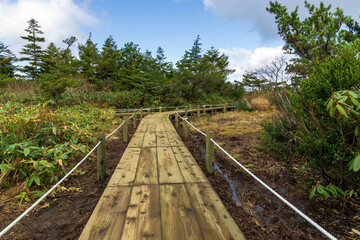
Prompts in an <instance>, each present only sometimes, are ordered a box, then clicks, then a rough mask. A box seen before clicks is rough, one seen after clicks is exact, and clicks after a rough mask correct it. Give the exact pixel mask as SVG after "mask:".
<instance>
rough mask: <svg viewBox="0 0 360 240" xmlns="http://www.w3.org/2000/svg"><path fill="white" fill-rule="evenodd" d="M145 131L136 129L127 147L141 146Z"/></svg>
mask: <svg viewBox="0 0 360 240" xmlns="http://www.w3.org/2000/svg"><path fill="white" fill-rule="evenodd" d="M144 136H145V131H144V132H141V131H136V132H135V134H134V135H133V136H132V138H131V140H130V142H129V144H128V146H127V147H137V148H141V147H142V144H143V141H144Z"/></svg>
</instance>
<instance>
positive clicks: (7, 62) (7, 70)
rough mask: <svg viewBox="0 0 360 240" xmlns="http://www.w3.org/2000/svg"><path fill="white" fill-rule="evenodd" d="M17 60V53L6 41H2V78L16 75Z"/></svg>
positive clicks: (0, 69)
mask: <svg viewBox="0 0 360 240" xmlns="http://www.w3.org/2000/svg"><path fill="white" fill-rule="evenodd" d="M15 61H16V57H15V55H14V54H13V53H12V52H11V51H10V50H9V49H8V47H7V46H5V45H4V43H2V42H0V80H1V79H6V78H12V77H14V74H15V68H16V67H15V66H14V62H15Z"/></svg>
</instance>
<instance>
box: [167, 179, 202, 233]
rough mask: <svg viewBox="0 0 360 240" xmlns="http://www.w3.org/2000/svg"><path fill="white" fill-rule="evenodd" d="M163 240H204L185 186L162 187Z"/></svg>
mask: <svg viewBox="0 0 360 240" xmlns="http://www.w3.org/2000/svg"><path fill="white" fill-rule="evenodd" d="M160 203H161V229H162V239H163V240H172V239H176V240H182V239H204V238H203V235H202V233H201V229H200V227H199V223H198V222H197V219H196V215H195V214H194V209H193V208H192V205H191V202H190V201H189V196H188V194H187V192H186V188H185V186H184V185H183V184H175V185H161V186H160Z"/></svg>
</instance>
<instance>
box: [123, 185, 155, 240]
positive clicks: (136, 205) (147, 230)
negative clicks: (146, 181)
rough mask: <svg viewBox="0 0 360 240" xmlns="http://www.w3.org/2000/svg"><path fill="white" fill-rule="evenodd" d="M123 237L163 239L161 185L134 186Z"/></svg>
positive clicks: (125, 239) (125, 238)
mask: <svg viewBox="0 0 360 240" xmlns="http://www.w3.org/2000/svg"><path fill="white" fill-rule="evenodd" d="M121 239H123V240H128V239H154V240H157V239H161V219H160V193H159V185H143V186H134V187H133V190H132V194H131V199H130V204H129V208H128V211H127V214H126V220H125V225H124V230H123V234H122V237H121Z"/></svg>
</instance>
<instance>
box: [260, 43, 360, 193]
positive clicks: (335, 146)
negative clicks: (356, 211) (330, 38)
mask: <svg viewBox="0 0 360 240" xmlns="http://www.w3.org/2000/svg"><path fill="white" fill-rule="evenodd" d="M359 42H360V41H357V42H355V43H352V44H348V45H347V47H346V48H344V49H343V50H341V51H339V54H338V55H337V56H336V57H329V58H327V59H318V60H316V61H314V66H313V68H312V69H311V71H310V72H311V74H310V75H309V77H308V78H307V79H304V80H303V81H302V82H301V84H300V88H299V89H298V90H297V91H288V96H289V103H287V104H286V106H288V107H286V108H281V109H280V111H281V116H280V117H278V118H277V119H276V120H275V121H274V122H272V123H268V124H266V125H265V126H264V128H265V133H264V135H263V137H262V139H263V143H264V146H265V148H267V149H269V150H272V151H274V152H276V153H278V155H280V156H282V158H284V155H285V154H286V155H288V156H289V157H290V156H297V158H298V159H301V160H304V159H305V160H306V165H307V166H310V167H311V168H312V169H313V170H314V171H317V172H318V173H320V174H321V176H322V177H323V181H325V182H324V184H325V185H326V184H329V183H332V184H334V185H337V186H339V187H342V188H348V187H350V186H359V183H358V182H354V181H353V180H352V179H353V178H352V174H354V173H352V172H349V171H348V170H346V169H347V164H348V163H349V162H350V161H351V160H352V159H353V158H354V155H353V154H351V151H354V150H356V149H357V150H358V149H359V148H358V144H357V143H356V140H355V139H356V138H355V136H354V128H353V127H351V126H349V125H346V124H344V123H343V122H341V121H339V119H336V118H332V117H330V116H329V114H328V113H327V112H326V107H325V103H326V101H327V100H328V99H329V98H330V97H331V95H332V92H333V91H334V90H335V89H350V88H351V87H353V86H354V85H357V84H359V82H360V60H359V58H358V53H359V51H360V44H359Z"/></svg>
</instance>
